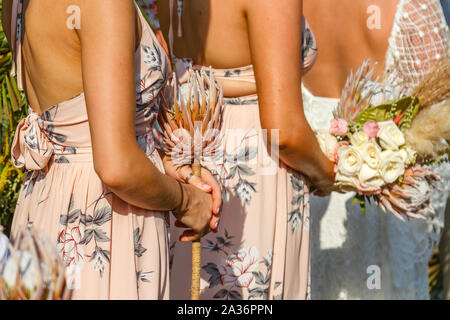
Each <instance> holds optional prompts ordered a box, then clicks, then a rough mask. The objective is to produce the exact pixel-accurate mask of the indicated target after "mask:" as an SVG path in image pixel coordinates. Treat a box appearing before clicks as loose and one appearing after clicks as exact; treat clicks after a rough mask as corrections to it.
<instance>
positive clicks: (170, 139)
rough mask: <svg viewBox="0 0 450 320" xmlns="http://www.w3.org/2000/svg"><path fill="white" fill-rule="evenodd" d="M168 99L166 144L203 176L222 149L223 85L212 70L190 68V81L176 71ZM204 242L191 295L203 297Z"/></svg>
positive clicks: (197, 252) (196, 250)
mask: <svg viewBox="0 0 450 320" xmlns="http://www.w3.org/2000/svg"><path fill="white" fill-rule="evenodd" d="M168 88H169V92H168V94H167V95H165V96H166V97H167V98H168V100H167V101H166V103H165V105H163V110H162V112H161V113H160V114H161V119H160V120H161V124H162V126H163V129H164V148H165V152H166V154H168V155H170V157H171V159H172V161H173V162H174V163H175V165H176V166H178V167H181V166H184V165H190V166H191V167H192V173H193V174H194V175H195V176H198V177H201V168H202V166H203V165H204V164H205V163H206V162H208V161H210V160H211V158H212V157H213V155H214V154H215V153H216V152H218V150H219V149H220V142H221V134H220V131H219V129H220V124H221V117H222V110H223V104H222V100H223V93H222V88H221V87H219V86H218V84H217V81H216V79H215V77H214V75H213V73H212V72H211V69H210V70H209V75H207V74H206V72H205V71H204V70H200V71H197V70H192V69H190V70H189V81H188V82H187V83H186V84H179V83H178V82H177V78H176V75H175V74H173V78H172V82H171V85H170V86H169V87H168ZM200 270H201V244H200V240H198V241H194V242H193V243H192V282H191V299H192V300H199V298H200Z"/></svg>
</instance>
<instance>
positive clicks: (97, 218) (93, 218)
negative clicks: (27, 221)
mask: <svg viewBox="0 0 450 320" xmlns="http://www.w3.org/2000/svg"><path fill="white" fill-rule="evenodd" d="M101 198H103V195H102V196H100V198H99V199H101ZM97 202H98V199H97V201H95V203H97ZM94 208H95V207H94ZM68 211H69V212H68V213H66V214H61V215H60V219H59V223H60V225H61V228H62V230H61V231H60V234H59V236H58V240H57V245H58V247H59V249H60V253H61V255H62V257H63V260H64V261H65V263H66V267H70V266H71V265H72V264H74V265H83V264H84V262H85V258H89V260H88V261H90V262H93V263H94V270H96V271H98V272H99V274H100V277H103V273H104V270H105V264H107V263H109V261H110V260H109V256H110V253H109V251H108V250H105V249H103V248H101V247H100V246H99V244H100V243H109V242H110V241H111V239H110V238H109V236H108V234H107V233H106V232H105V231H104V230H102V229H101V227H102V226H103V225H105V224H106V223H107V222H109V221H110V220H111V207H110V206H109V205H107V206H104V207H101V208H97V209H95V210H94V214H93V215H89V214H86V213H83V211H82V210H81V209H79V208H75V200H74V196H73V195H71V198H70V202H69V209H68ZM69 230H70V231H69ZM91 241H94V245H95V246H94V252H92V253H91V254H90V255H87V254H86V253H85V252H84V248H86V247H87V245H88V244H89V243H91Z"/></svg>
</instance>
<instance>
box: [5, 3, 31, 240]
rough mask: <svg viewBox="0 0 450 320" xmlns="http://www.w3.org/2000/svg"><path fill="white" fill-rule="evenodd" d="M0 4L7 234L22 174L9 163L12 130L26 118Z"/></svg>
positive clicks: (23, 101) (23, 98) (23, 100)
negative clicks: (12, 66)
mask: <svg viewBox="0 0 450 320" xmlns="http://www.w3.org/2000/svg"><path fill="white" fill-rule="evenodd" d="M1 9H2V1H1V0H0V92H1V99H0V100H1V101H0V120H1V121H0V224H1V225H3V226H4V227H5V229H6V234H7V235H8V234H9V231H10V227H11V221H12V217H13V213H14V208H15V206H16V202H17V198H18V196H19V191H20V186H21V184H22V180H23V173H22V171H21V170H19V169H17V168H16V167H14V166H13V164H12V163H11V150H10V149H11V143H12V140H13V136H14V131H15V128H16V127H17V124H18V123H19V121H20V120H21V119H22V118H24V117H25V116H26V113H27V102H26V99H25V96H24V94H23V93H21V92H19V90H17V82H16V79H15V77H10V75H9V73H10V70H11V63H12V59H11V51H10V49H9V46H8V41H7V40H6V36H5V34H4V32H3V29H2V28H1Z"/></svg>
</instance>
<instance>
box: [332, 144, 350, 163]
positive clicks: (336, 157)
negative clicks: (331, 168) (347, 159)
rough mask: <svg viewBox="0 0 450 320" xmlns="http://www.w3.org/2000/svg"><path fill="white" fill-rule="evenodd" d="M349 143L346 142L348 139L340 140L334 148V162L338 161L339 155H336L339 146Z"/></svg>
mask: <svg viewBox="0 0 450 320" xmlns="http://www.w3.org/2000/svg"><path fill="white" fill-rule="evenodd" d="M348 145H350V143H348V141H340V142H339V143H338V144H337V146H336V148H334V163H338V162H339V156H338V151H339V149H340V148H342V147H346V146H348Z"/></svg>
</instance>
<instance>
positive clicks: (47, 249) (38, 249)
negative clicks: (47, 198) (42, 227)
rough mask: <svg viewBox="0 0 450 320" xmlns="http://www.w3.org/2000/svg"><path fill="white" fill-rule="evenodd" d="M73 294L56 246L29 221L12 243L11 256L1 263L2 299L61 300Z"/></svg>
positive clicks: (0, 284) (0, 293)
mask: <svg viewBox="0 0 450 320" xmlns="http://www.w3.org/2000/svg"><path fill="white" fill-rule="evenodd" d="M70 294H71V291H70V290H69V289H68V288H66V282H65V274H64V266H63V263H62V260H61V259H60V256H59V254H58V252H57V250H56V247H55V246H53V245H52V244H51V242H50V241H49V240H48V239H47V238H46V237H45V235H43V234H41V233H39V232H38V231H36V230H35V229H34V228H33V227H32V226H31V225H28V226H27V227H25V228H24V229H23V230H22V231H21V232H19V234H18V235H17V237H16V239H14V244H13V246H11V244H9V256H8V258H7V259H6V261H4V263H3V264H0V299H7V300H60V299H69V298H70Z"/></svg>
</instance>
